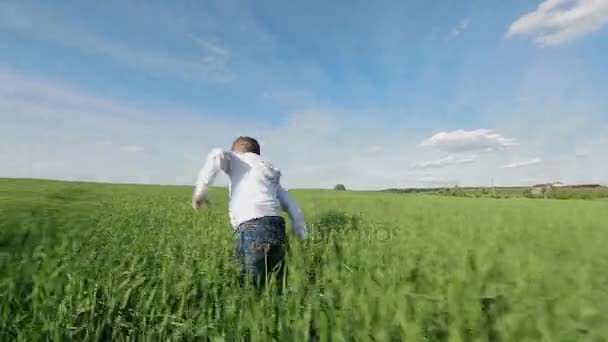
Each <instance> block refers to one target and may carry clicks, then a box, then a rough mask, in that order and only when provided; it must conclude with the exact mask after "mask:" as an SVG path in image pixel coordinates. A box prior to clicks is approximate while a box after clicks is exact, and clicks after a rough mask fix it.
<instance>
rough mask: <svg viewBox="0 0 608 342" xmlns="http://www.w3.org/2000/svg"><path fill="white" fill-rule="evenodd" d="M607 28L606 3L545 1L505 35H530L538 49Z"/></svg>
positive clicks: (570, 0) (562, 0)
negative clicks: (538, 46)
mask: <svg viewBox="0 0 608 342" xmlns="http://www.w3.org/2000/svg"><path fill="white" fill-rule="evenodd" d="M606 25H608V1H606V0H545V1H544V2H543V3H541V4H540V5H539V6H538V8H537V9H536V10H534V11H532V12H530V13H528V14H526V15H524V16H522V17H520V18H519V19H517V20H516V21H515V22H513V23H512V24H511V26H510V27H509V30H508V32H507V34H506V37H507V38H510V37H513V36H517V35H520V36H532V37H533V39H534V42H535V43H536V44H537V45H540V46H553V45H559V44H562V43H565V42H568V41H571V40H574V39H576V38H579V37H582V36H584V35H586V34H589V33H591V32H595V31H598V30H600V29H601V28H603V27H604V26H606Z"/></svg>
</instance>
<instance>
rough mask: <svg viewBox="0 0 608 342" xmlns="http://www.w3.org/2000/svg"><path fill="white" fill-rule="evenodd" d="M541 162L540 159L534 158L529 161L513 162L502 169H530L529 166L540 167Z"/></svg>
mask: <svg viewBox="0 0 608 342" xmlns="http://www.w3.org/2000/svg"><path fill="white" fill-rule="evenodd" d="M542 163H543V161H542V159H540V158H534V159H529V160H523V161H517V162H513V163H510V164H507V165H504V166H503V168H505V169H518V168H523V167H530V166H536V165H540V164H542Z"/></svg>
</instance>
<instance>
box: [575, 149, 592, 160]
mask: <svg viewBox="0 0 608 342" xmlns="http://www.w3.org/2000/svg"><path fill="white" fill-rule="evenodd" d="M590 155H591V153H589V151H588V150H577V151H576V153H575V156H576V158H577V159H585V158H588V157H589V156H590Z"/></svg>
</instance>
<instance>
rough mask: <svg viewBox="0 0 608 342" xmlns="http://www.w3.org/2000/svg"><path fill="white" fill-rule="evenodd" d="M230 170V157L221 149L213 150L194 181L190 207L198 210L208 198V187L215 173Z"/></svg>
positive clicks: (213, 179)
mask: <svg viewBox="0 0 608 342" xmlns="http://www.w3.org/2000/svg"><path fill="white" fill-rule="evenodd" d="M229 169H230V155H229V153H226V152H224V151H223V150H222V149H217V148H216V149H213V150H212V151H211V152H210V153H209V155H208V156H207V161H206V162H205V165H203V167H202V168H201V170H200V171H199V174H198V178H197V180H196V186H195V188H194V194H193V196H192V207H193V208H194V209H198V208H199V207H200V206H201V204H202V202H203V201H205V200H207V198H208V196H209V186H210V185H211V184H213V182H214V181H215V177H216V176H217V173H218V172H219V171H220V170H222V171H224V172H228V171H229Z"/></svg>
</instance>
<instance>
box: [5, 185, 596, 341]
mask: <svg viewBox="0 0 608 342" xmlns="http://www.w3.org/2000/svg"><path fill="white" fill-rule="evenodd" d="M292 193H293V195H294V197H295V198H296V199H297V200H298V201H299V202H300V204H301V205H302V207H303V210H304V212H305V215H306V218H307V222H308V223H309V228H310V232H309V233H310V238H309V239H308V240H307V241H305V242H300V241H298V240H297V239H296V238H295V236H294V235H293V234H292V232H291V231H289V233H290V246H289V247H290V252H289V256H288V275H287V278H286V279H285V283H284V286H285V291H283V292H282V293H278V292H277V291H275V289H276V287H277V286H278V284H275V285H276V286H275V285H273V286H271V287H270V288H268V289H267V291H266V292H265V293H262V294H257V293H256V292H255V291H254V290H252V289H250V288H240V287H239V286H238V269H237V268H236V265H235V263H234V256H233V253H234V237H233V233H232V231H231V228H230V225H229V221H228V215H227V193H226V190H225V189H213V190H212V194H211V196H212V200H213V202H212V203H211V207H210V208H208V209H206V210H202V211H199V212H194V211H193V210H191V208H190V207H189V199H190V194H191V188H188V187H169V186H135V185H109V184H92V183H90V184H89V183H67V182H54V181H39V180H14V179H13V180H11V179H4V180H0V304H1V306H0V340H2V341H43V340H52V341H65V340H68V341H69V340H72V341H107V340H115V341H128V340H131V341H134V340H137V341H141V340H146V341H148V340H158V341H188V340H196V341H199V340H206V341H240V340H251V341H309V340H311V341H330V340H331V341H608V272H607V270H608V248H606V246H608V224H607V223H608V202H606V201H576V200H568V201H558V200H546V201H545V200H530V199H523V198H522V199H501V200H496V199H491V198H478V199H476V198H449V197H440V196H428V195H422V194H390V193H374V192H352V191H343V192H338V191H323V190H316V191H313V190H306V191H304V190H301V191H293V192H292Z"/></svg>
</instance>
